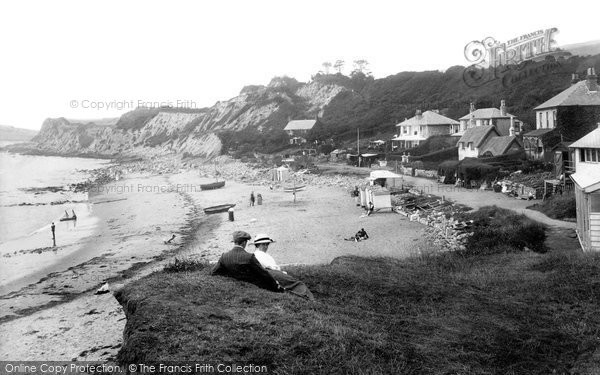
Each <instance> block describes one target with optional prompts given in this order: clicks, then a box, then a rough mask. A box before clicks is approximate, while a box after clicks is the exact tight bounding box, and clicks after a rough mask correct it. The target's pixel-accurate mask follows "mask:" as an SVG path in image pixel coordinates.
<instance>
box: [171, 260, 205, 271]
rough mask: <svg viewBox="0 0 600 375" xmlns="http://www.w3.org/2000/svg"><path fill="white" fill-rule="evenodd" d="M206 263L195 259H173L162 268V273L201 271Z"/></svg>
mask: <svg viewBox="0 0 600 375" xmlns="http://www.w3.org/2000/svg"><path fill="white" fill-rule="evenodd" d="M206 266H208V263H206V262H203V261H200V260H195V259H179V258H175V260H174V261H172V262H170V263H169V264H167V265H166V266H165V268H163V271H164V272H192V271H200V270H203V269H204V268H205V267H206Z"/></svg>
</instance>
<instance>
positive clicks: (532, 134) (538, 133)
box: [523, 128, 555, 137]
mask: <svg viewBox="0 0 600 375" xmlns="http://www.w3.org/2000/svg"><path fill="white" fill-rule="evenodd" d="M553 130H555V128H542V129H535V130H532V131H530V132H527V133H525V134H523V137H539V136H541V135H544V134H546V133H550V132H551V131H553Z"/></svg>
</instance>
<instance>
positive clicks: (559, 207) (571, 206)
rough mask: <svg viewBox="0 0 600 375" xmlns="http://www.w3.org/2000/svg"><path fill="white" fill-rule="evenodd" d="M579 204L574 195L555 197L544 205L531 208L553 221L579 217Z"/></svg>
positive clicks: (543, 203)
mask: <svg viewBox="0 0 600 375" xmlns="http://www.w3.org/2000/svg"><path fill="white" fill-rule="evenodd" d="M576 206H577V204H576V201H575V195H574V194H563V195H554V196H552V197H550V198H548V199H546V200H545V201H544V202H542V203H536V204H534V205H533V206H529V207H527V208H530V209H532V210H536V211H540V212H541V213H543V214H544V215H546V216H548V217H549V218H552V219H558V220H561V219H574V218H576V217H577V207H576Z"/></svg>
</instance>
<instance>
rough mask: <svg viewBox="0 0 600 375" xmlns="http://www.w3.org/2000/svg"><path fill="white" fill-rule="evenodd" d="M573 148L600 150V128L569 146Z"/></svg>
mask: <svg viewBox="0 0 600 375" xmlns="http://www.w3.org/2000/svg"><path fill="white" fill-rule="evenodd" d="M569 147H571V148H600V128H596V129H595V130H592V131H591V132H589V133H587V134H586V135H584V136H583V137H582V138H579V139H578V140H576V141H575V142H573V143H571V145H570V146H569Z"/></svg>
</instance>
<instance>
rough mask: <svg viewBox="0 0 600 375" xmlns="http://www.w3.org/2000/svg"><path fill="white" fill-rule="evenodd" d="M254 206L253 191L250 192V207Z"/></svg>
mask: <svg viewBox="0 0 600 375" xmlns="http://www.w3.org/2000/svg"><path fill="white" fill-rule="evenodd" d="M252 206H254V192H251V193H250V207H252Z"/></svg>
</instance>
